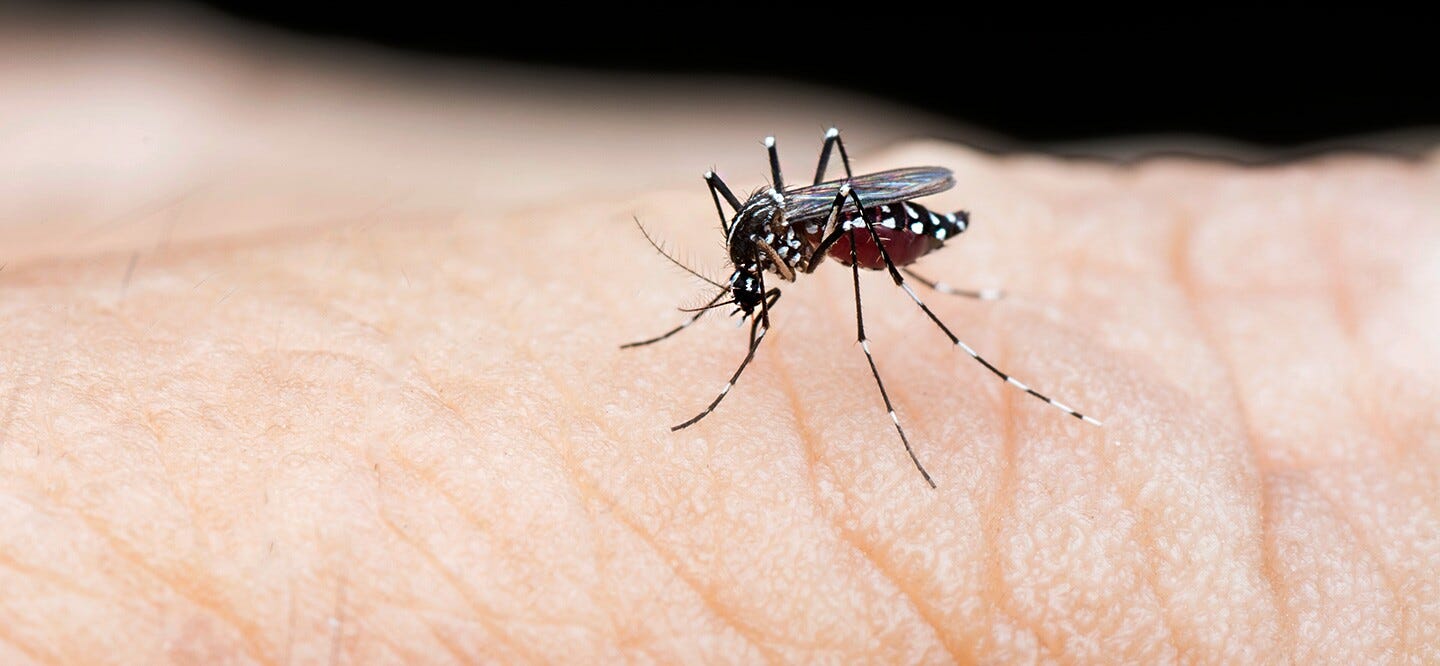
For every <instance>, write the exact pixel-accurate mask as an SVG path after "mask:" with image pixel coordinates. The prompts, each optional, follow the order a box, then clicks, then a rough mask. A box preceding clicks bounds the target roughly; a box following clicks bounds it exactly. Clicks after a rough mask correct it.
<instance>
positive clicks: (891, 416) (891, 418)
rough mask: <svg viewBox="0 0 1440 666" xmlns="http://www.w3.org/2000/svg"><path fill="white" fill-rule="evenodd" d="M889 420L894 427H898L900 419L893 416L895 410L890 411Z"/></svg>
mask: <svg viewBox="0 0 1440 666" xmlns="http://www.w3.org/2000/svg"><path fill="white" fill-rule="evenodd" d="M890 420H891V421H894V422H895V425H897V426H898V425H900V417H898V416H896V415H895V410H893V409H892V410H890Z"/></svg>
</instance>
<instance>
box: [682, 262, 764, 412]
mask: <svg viewBox="0 0 1440 666" xmlns="http://www.w3.org/2000/svg"><path fill="white" fill-rule="evenodd" d="M778 300H780V290H779V289H771V290H770V291H768V292H766V295H765V300H764V301H761V304H760V307H761V313H760V316H759V317H755V318H754V319H751V320H750V351H749V352H747V353H746V354H745V360H743V361H740V367H738V368H735V374H733V375H730V381H728V382H725V386H723V387H721V388H720V393H719V395H716V396H715V399H714V400H712V401H710V404H709V405H708V406H706V407H705V410H704V411H702V412H700V413H699V414H696V415H695V416H694V417H692V418H691V419H690V420H688V421H686V422H684V423H681V424H680V425H677V426H673V427H671V428H670V431H671V432H674V431H676V430H679V429H681V428H688V427H690V426H692V425H695V423H696V422H698V421H699V420H700V419H703V418H705V417H707V416H709V415H710V412H713V411H715V408H716V407H719V406H720V401H721V400H724V399H725V396H726V395H727V394H729V393H730V389H732V388H735V382H737V381H740V375H741V373H743V372H745V368H746V367H747V366H749V365H750V361H751V360H752V359H754V358H755V350H756V349H759V348H760V341H761V340H764V339H765V334H766V333H767V332H769V330H770V323H769V314H768V313H769V311H770V308H771V307H773V306H774V305H775V302H776V301H778ZM757 332H758V333H757Z"/></svg>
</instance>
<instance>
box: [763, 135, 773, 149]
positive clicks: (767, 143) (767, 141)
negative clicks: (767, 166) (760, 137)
mask: <svg viewBox="0 0 1440 666" xmlns="http://www.w3.org/2000/svg"><path fill="white" fill-rule="evenodd" d="M765 147H766V148H774V147H775V137H773V136H767V137H765Z"/></svg>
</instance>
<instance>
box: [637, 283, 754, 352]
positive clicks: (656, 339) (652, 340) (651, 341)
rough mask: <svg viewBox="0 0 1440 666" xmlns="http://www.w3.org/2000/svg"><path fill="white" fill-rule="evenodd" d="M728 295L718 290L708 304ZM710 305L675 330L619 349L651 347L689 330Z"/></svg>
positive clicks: (698, 310) (727, 291)
mask: <svg viewBox="0 0 1440 666" xmlns="http://www.w3.org/2000/svg"><path fill="white" fill-rule="evenodd" d="M728 293H730V290H729V289H728V288H726V289H721V290H720V293H718V294H715V297H714V298H712V299H710V303H714V302H715V301H718V300H720V298H721V297H723V296H724V295H725V294H728ZM710 303H707V304H706V305H705V307H703V308H699V309H697V310H696V311H695V314H693V315H691V316H690V318H689V319H686V320H685V323H683V324H680V325H679V326H676V327H675V328H672V329H670V330H668V331H665V332H664V333H662V334H660V335H657V336H655V337H653V338H650V339H649V340H641V341H639V342H630V343H626V344H623V345H620V348H621V349H629V348H631V347H644V346H645V345H653V344H655V343H657V342H659V341H661V340H664V339H665V338H668V337H670V336H672V335H675V334H676V333H679V332H680V331H683V330H685V329H687V328H690V325H691V324H693V323H695V320H697V319H699V318H701V317H703V316H705V313H706V312H709V311H710Z"/></svg>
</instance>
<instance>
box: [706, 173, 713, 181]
mask: <svg viewBox="0 0 1440 666" xmlns="http://www.w3.org/2000/svg"><path fill="white" fill-rule="evenodd" d="M714 177H715V172H714V171H706V172H705V180H710V179H712V178H714Z"/></svg>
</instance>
